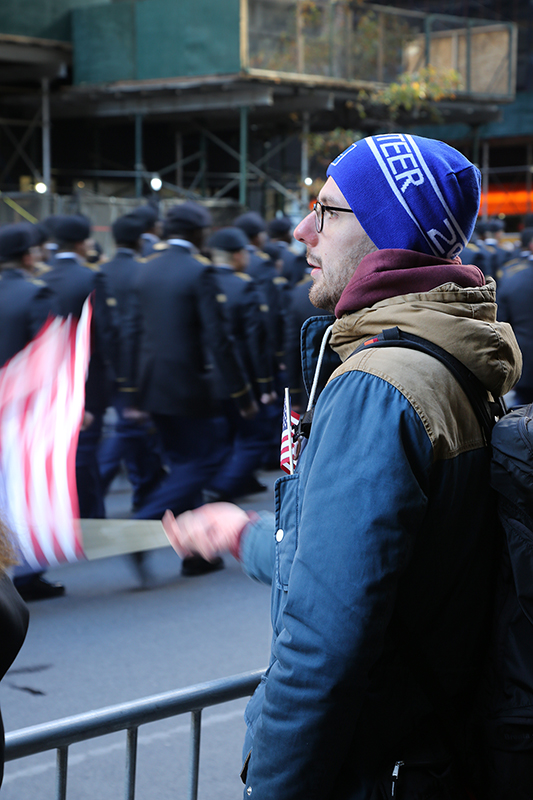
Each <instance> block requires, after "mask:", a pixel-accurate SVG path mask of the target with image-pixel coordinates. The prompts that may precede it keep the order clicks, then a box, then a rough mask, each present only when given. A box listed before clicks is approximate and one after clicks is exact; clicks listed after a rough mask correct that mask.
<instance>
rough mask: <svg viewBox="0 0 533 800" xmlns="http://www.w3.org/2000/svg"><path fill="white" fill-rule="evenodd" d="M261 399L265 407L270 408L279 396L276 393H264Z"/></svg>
mask: <svg viewBox="0 0 533 800" xmlns="http://www.w3.org/2000/svg"><path fill="white" fill-rule="evenodd" d="M259 399H260V401H261V403H262V404H263V405H264V406H269V405H270V404H271V403H274V402H275V401H276V400H277V399H278V396H277V394H276V392H264V393H263V394H262V395H261V397H260V398H259Z"/></svg>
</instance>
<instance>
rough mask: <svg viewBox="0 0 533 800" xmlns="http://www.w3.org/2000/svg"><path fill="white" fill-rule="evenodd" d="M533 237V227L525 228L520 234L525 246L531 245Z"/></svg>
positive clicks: (521, 241) (522, 243)
mask: <svg viewBox="0 0 533 800" xmlns="http://www.w3.org/2000/svg"><path fill="white" fill-rule="evenodd" d="M532 239H533V228H524V230H523V231H522V233H521V234H520V243H521V245H522V247H524V248H526V247H529V244H530V242H531V240H532Z"/></svg>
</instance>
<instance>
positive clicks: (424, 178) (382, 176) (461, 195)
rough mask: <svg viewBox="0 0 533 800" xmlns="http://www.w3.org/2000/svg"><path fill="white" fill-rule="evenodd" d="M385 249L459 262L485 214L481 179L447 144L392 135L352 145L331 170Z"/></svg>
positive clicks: (357, 212) (402, 134) (371, 233)
mask: <svg viewBox="0 0 533 800" xmlns="http://www.w3.org/2000/svg"><path fill="white" fill-rule="evenodd" d="M327 174H328V175H329V176H331V177H332V178H333V180H334V181H335V183H336V184H337V186H338V187H339V189H340V190H341V192H342V193H343V195H344V197H345V198H346V200H347V202H348V204H349V206H350V208H351V209H352V211H353V212H354V213H355V216H356V217H357V219H358V220H359V222H360V223H361V225H362V226H363V228H364V230H365V231H366V233H367V234H368V236H369V237H370V238H371V240H372V241H373V242H374V244H375V245H376V247H377V248H378V249H379V250H384V249H385V248H399V249H402V250H416V251H418V252H420V253H428V254H429V255H434V256H440V257H443V258H454V257H455V256H457V255H459V253H460V252H461V250H462V249H463V248H464V247H465V245H466V244H467V243H468V241H469V239H470V236H471V235H472V231H473V229H474V224H475V222H476V219H477V215H478V212H479V202H480V193H481V174H480V172H479V170H478V168H477V167H475V166H474V164H471V163H470V161H468V159H467V158H465V157H464V156H463V155H462V154H461V153H459V152H458V151H457V150H455V149H454V148H453V147H450V146H449V145H447V144H444V142H439V141H437V140H435V139H425V138H424V137H422V136H410V135H408V134H406V133H386V134H382V135H379V136H369V137H368V138H366V139H361V141H359V142H354V143H353V144H352V145H350V147H348V148H347V149H346V150H345V151H344V153H341V154H340V155H339V156H337V158H336V159H335V161H333V162H332V163H331V164H330V165H329V167H328V171H327Z"/></svg>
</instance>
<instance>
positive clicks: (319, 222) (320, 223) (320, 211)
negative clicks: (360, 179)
mask: <svg viewBox="0 0 533 800" xmlns="http://www.w3.org/2000/svg"><path fill="white" fill-rule="evenodd" d="M313 211H314V212H315V225H316V232H317V233H322V229H323V227H324V211H345V212H346V213H347V214H353V213H354V212H353V211H352V209H351V208H337V206H324V205H322V203H321V202H320V200H317V201H316V203H315V204H314V206H313Z"/></svg>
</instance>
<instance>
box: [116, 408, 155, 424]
mask: <svg viewBox="0 0 533 800" xmlns="http://www.w3.org/2000/svg"><path fill="white" fill-rule="evenodd" d="M122 416H123V417H124V419H129V420H130V421H131V422H145V421H146V420H147V419H148V417H149V416H150V415H149V414H148V413H147V412H146V411H141V410H140V409H139V408H125V409H124V410H123V412H122Z"/></svg>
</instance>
